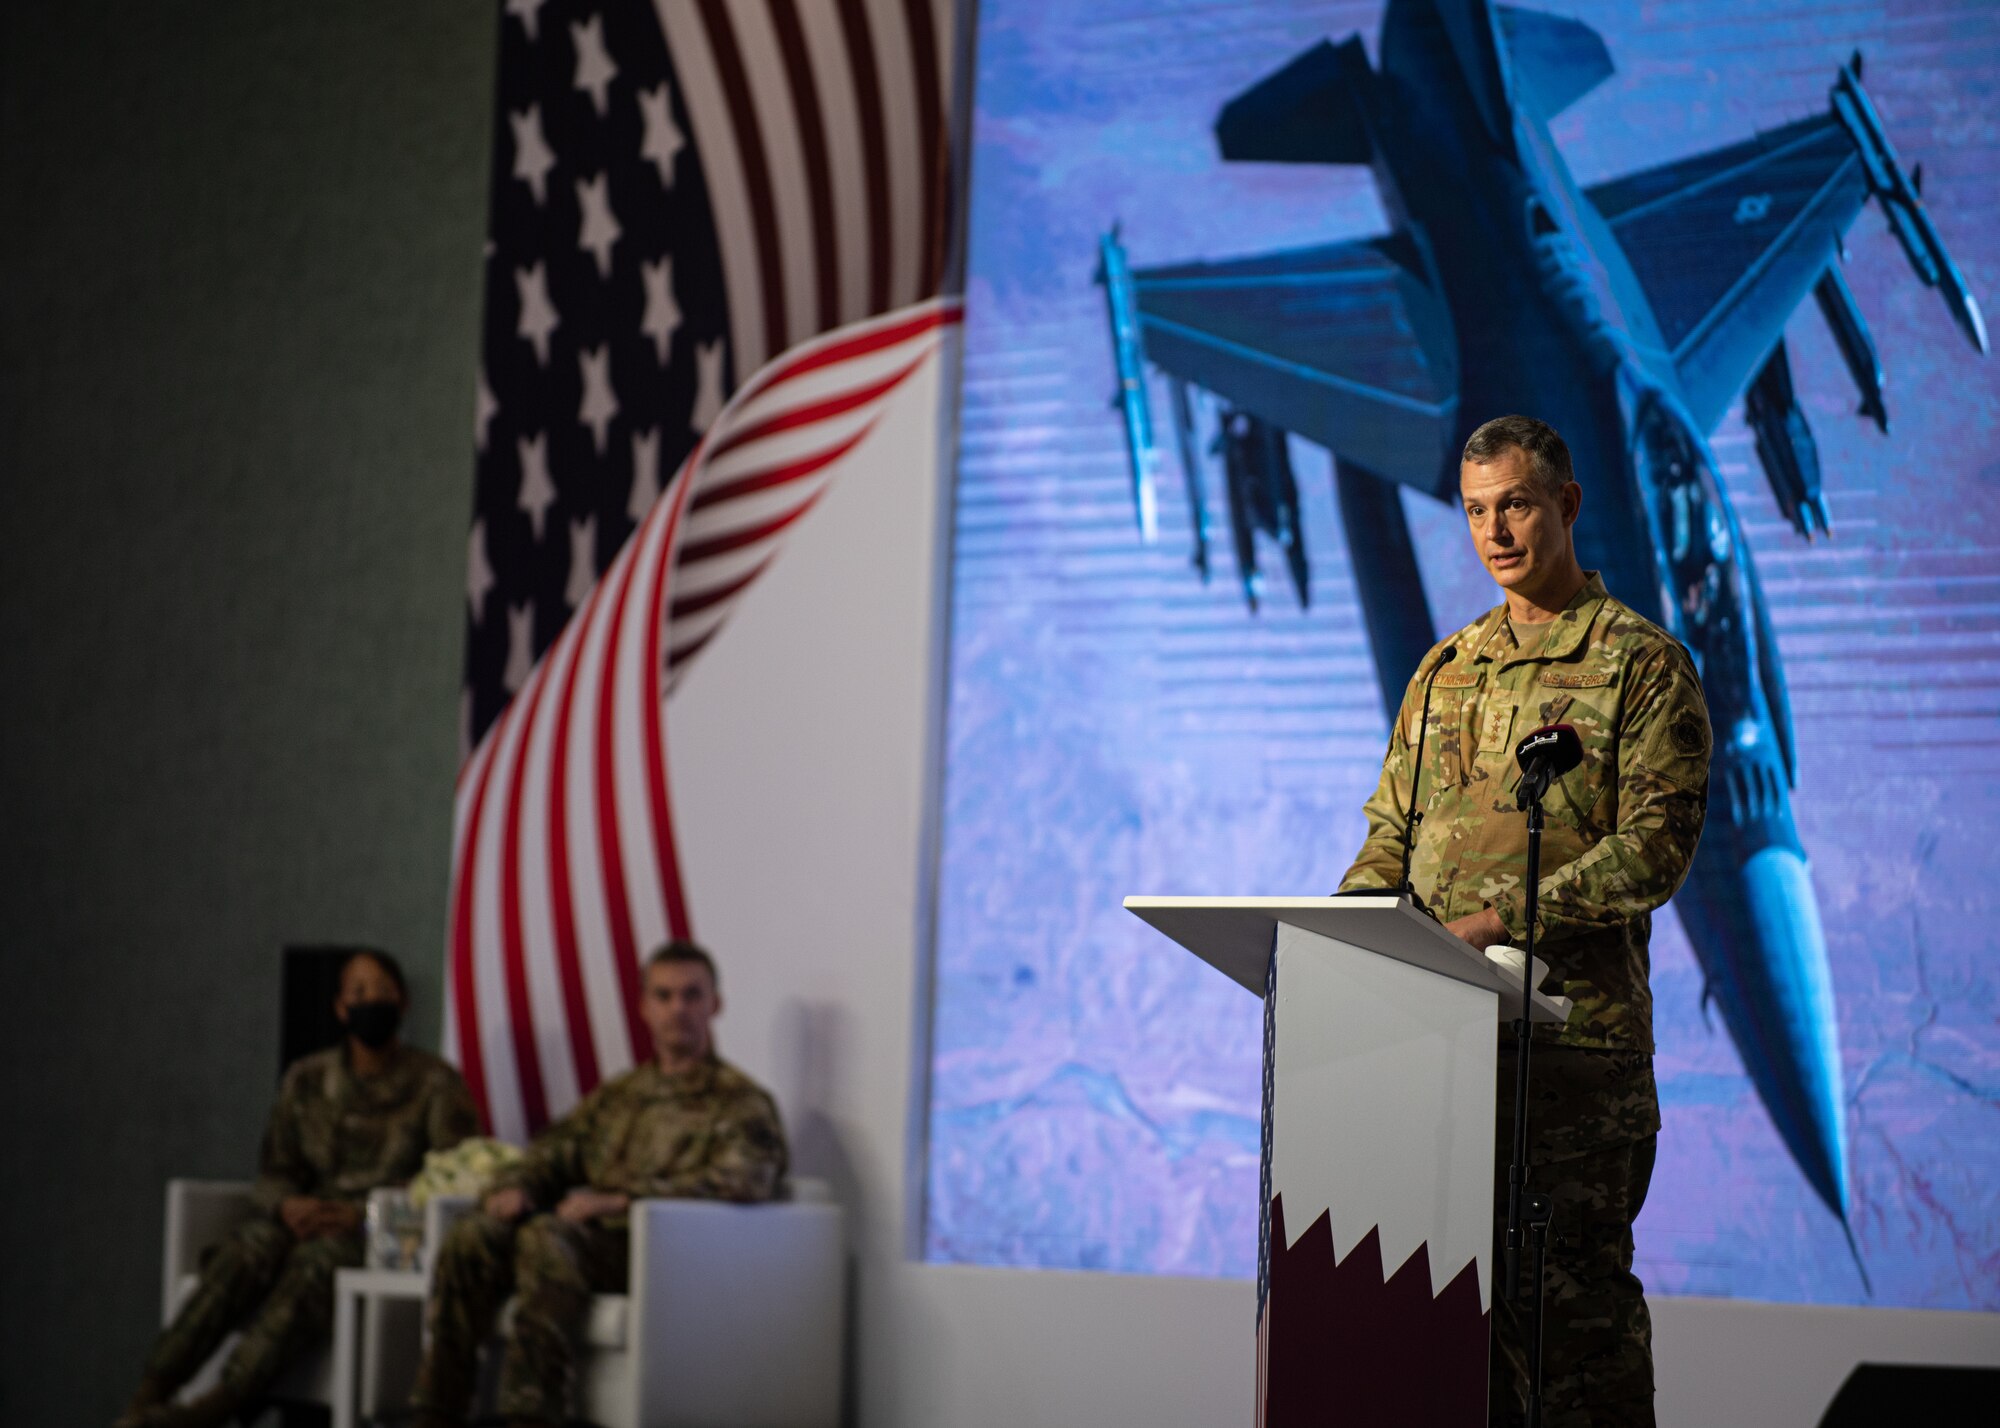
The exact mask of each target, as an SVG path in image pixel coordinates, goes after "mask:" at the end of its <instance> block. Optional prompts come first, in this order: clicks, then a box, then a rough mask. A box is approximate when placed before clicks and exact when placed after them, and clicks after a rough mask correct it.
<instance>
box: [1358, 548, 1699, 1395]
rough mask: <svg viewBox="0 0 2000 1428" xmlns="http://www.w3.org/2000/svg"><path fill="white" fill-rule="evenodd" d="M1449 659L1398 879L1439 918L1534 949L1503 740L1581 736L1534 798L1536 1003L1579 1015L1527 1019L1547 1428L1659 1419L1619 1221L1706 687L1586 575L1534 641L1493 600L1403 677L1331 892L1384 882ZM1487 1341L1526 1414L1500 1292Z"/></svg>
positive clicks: (1509, 746) (1691, 831)
mask: <svg viewBox="0 0 2000 1428" xmlns="http://www.w3.org/2000/svg"><path fill="white" fill-rule="evenodd" d="M1536 634H1539V635H1540V639H1539V641H1536V640H1535V639H1534V638H1533V637H1534V636H1535V635H1536ZM1446 646H1456V647H1457V650H1458V658H1457V660H1456V661H1454V662H1453V663H1451V664H1447V665H1445V666H1443V667H1442V668H1441V669H1439V670H1438V674H1437V682H1436V689H1435V693H1434V695H1433V697H1432V702H1431V718H1430V726H1429V733H1428V735H1427V737H1426V740H1425V767H1424V770H1423V789H1424V793H1425V799H1424V808H1423V813H1424V819H1423V822H1422V824H1421V825H1420V827H1419V829H1418V833H1417V840H1416V846H1415V850H1414V852H1413V854H1412V856H1411V859H1410V880H1411V882H1412V883H1413V884H1414V885H1415V887H1416V890H1417V893H1418V895H1419V896H1420V897H1422V898H1423V899H1424V900H1425V902H1426V903H1427V904H1428V905H1429V906H1430V908H1431V910H1432V911H1434V912H1435V913H1436V914H1437V915H1438V917H1439V918H1441V919H1442V920H1444V921H1446V922H1450V921H1453V920H1454V919H1456V918H1460V917H1464V916H1467V915H1468V914H1471V913H1475V912H1478V911H1479V910H1480V909H1482V908H1485V907H1491V908H1493V909H1494V910H1495V911H1496V912H1497V913H1498V914H1499V916H1500V921H1501V924H1502V925H1503V926H1504V927H1505V928H1506V930H1507V933H1508V940H1509V942H1511V943H1512V944H1513V945H1515V946H1521V945H1522V944H1523V943H1524V941H1525V932H1526V927H1525V916H1526V890H1525V888H1524V886H1523V884H1524V882H1525V876H1524V875H1525V873H1526V862H1525V856H1526V851H1527V820H1526V818H1525V817H1524V816H1523V815H1522V814H1521V813H1520V812H1519V811H1518V810H1517V809H1516V808H1515V806H1514V790H1515V785H1516V783H1517V782H1518V780H1519V778H1520V770H1519V768H1518V766H1517V765H1516V764H1515V762H1514V754H1513V750H1514V745H1515V743H1516V742H1518V740H1519V739H1520V738H1521V736H1522V735H1523V734H1525V733H1527V732H1528V731H1529V730H1530V729H1533V728H1536V727H1537V726H1539V725H1543V724H1552V723H1568V724H1572V725H1574V726H1575V727H1576V731H1577V733H1578V734H1579V735H1580V736H1581V738H1582V741H1583V750H1584V756H1583V763H1582V764H1581V765H1579V766H1578V767H1577V768H1576V769H1574V770H1573V771H1571V772H1570V773H1569V774H1567V775H1565V776H1564V777H1562V778H1560V779H1558V780H1557V781H1556V782H1555V783H1554V785H1552V786H1551V788H1550V789H1549V792H1548V795H1547V797H1546V798H1545V799H1544V800H1543V808H1544V809H1545V810H1546V813H1547V819H1546V827H1545V830H1544V832H1543V836H1542V864H1541V866H1542V880H1541V888H1540V895H1539V902H1538V906H1537V918H1536V922H1537V926H1536V932H1535V953H1536V955H1537V956H1538V957H1540V958H1542V959H1543V960H1545V961H1546V962H1548V964H1549V967H1550V977H1549V980H1547V981H1545V982H1544V983H1543V990H1545V991H1551V992H1559V993H1560V995H1562V996H1566V997H1569V998H1570V999H1571V1000H1572V1001H1573V1002H1574V1003H1575V1007H1574V1009H1573V1010H1572V1012H1571V1014H1570V1018H1569V1021H1568V1024H1567V1025H1565V1026H1563V1027H1560V1028H1556V1027H1546V1026H1545V1027H1538V1028H1536V1032H1535V1042H1536V1050H1535V1059H1534V1065H1533V1072H1534V1089H1533V1104H1532V1105H1531V1107H1530V1110H1529V1117H1528V1127H1529V1136H1530V1160H1531V1162H1532V1164H1533V1165H1534V1166H1535V1167H1536V1169H1535V1170H1534V1171H1533V1172H1532V1175H1531V1179H1532V1183H1533V1184H1534V1185H1535V1186H1537V1187H1539V1188H1541V1189H1544V1190H1546V1191H1548V1192H1549V1193H1550V1194H1551V1195H1552V1196H1553V1197H1554V1199H1555V1201H1556V1216H1555V1220H1554V1223H1553V1226H1552V1234H1554V1235H1555V1236H1558V1237H1560V1238H1561V1239H1562V1240H1563V1241H1565V1243H1563V1244H1562V1245H1560V1246H1555V1247H1552V1248H1551V1252H1550V1267H1549V1273H1548V1275H1547V1276H1546V1278H1545V1281H1544V1283H1545V1288H1546V1292H1547V1295H1548V1299H1547V1324H1546V1329H1547V1333H1546V1339H1545V1349H1544V1355H1543V1366H1544V1400H1543V1401H1544V1407H1545V1421H1546V1423H1547V1424H1548V1425H1549V1428H1566V1425H1568V1424H1572V1423H1574V1424H1585V1423H1589V1424H1595V1425H1600V1428H1602V1425H1622V1424H1627V1423H1634V1424H1650V1423H1651V1422H1652V1421H1653V1417H1652V1388H1653V1383H1652V1348H1651V1340H1652V1336H1651V1327H1650V1321H1649V1320H1648V1318H1647V1314H1646V1305H1645V1299H1644V1297H1643V1295H1642V1292H1641V1286H1640V1284H1639V1281H1638V1279H1637V1278H1636V1277H1635V1276H1634V1275H1633V1274H1632V1228H1631V1227H1632V1220H1633V1217H1635V1216H1636V1215H1637V1214H1638V1212H1639V1207H1640V1206H1641V1205H1642V1204H1643V1203H1644V1201H1645V1195H1646V1187H1647V1185H1648V1183H1649V1181H1650V1178H1651V1175H1652V1165H1653V1154H1654V1149H1655V1145H1656V1138H1657V1135H1658V1132H1659V1129H1660V1112H1659V1096H1658V1093H1657V1091H1656V1090H1655V1088H1654V1084H1653V1064H1652V1052H1653V1000H1652V992H1651V990H1650V988H1649V987H1648V985H1647V977H1648V972H1649V966H1650V964H1649V960H1648V954H1647V941H1648V938H1649V936H1650V934H1651V931H1652V915H1651V914H1652V911H1653V909H1654V908H1657V907H1659V906H1660V905H1661V904H1662V903H1664V902H1666V900H1667V899H1668V898H1669V897H1671V896H1672V895H1673V893H1674V891H1675V889H1677V888H1678V887H1679V886H1680V884H1681V880H1682V879H1683V878H1684V877H1685V876H1686V874H1687V869H1688V865H1689V863H1690V862H1691V861H1692V860H1693V858H1694V849H1695V843H1696V840H1697V839H1698V838H1699V837H1700V834H1701V824H1702V817H1703V814H1704V812H1705V809H1706V806H1707V788H1708V757H1709V729H1708V714H1707V710H1706V708H1705V706H1704V704H1703V700H1702V693H1701V684H1700V681H1699V680H1698V679H1697V677H1696V675H1695V670H1694V665H1693V663H1692V661H1691V660H1690V659H1689V658H1688V655H1687V652H1686V651H1685V650H1683V649H1682V648H1681V646H1680V645H1679V644H1678V643H1677V642H1676V641H1675V640H1674V639H1673V638H1672V637H1671V636H1670V635H1668V634H1667V633H1666V632H1665V631H1663V630H1661V629H1660V628H1659V627H1658V626H1656V625H1654V624H1652V623H1650V622H1649V621H1647V620H1645V619H1642V618H1641V617H1640V616H1638V615H1637V614H1634V613H1633V612H1632V611H1631V610H1630V609H1628V608H1627V607H1626V606H1624V605H1622V604H1620V603H1619V602H1618V601H1616V600H1614V599H1612V598H1611V597H1610V595H1609V594H1607V593H1606V591H1605V588H1604V583H1603V581H1602V580H1600V579H1599V578H1598V577H1597V575H1596V574H1594V573H1593V574H1591V575H1590V576H1589V577H1588V579H1587V581H1586V583H1585V585H1584V587H1583V589H1582V590H1580V591H1578V592H1577V595H1576V597H1575V598H1574V599H1572V600H1571V601H1570V603H1569V605H1568V607H1567V608H1566V609H1564V611H1563V612H1562V613H1561V614H1560V615H1559V616H1557V617H1556V619H1555V621H1554V622H1552V623H1551V624H1550V625H1549V626H1547V627H1546V629H1545V630H1541V631H1536V630H1533V629H1532V627H1531V628H1530V630H1529V639H1528V641H1527V642H1526V644H1525V645H1524V643H1523V642H1522V641H1520V640H1517V639H1516V637H1515V631H1514V628H1513V626H1512V624H1511V622H1510V621H1509V620H1508V618H1507V609H1506V606H1505V605H1504V604H1503V605H1501V606H1499V607H1498V608H1496V609H1494V610H1491V611H1489V612H1488V613H1487V614H1485V615H1484V616H1482V617H1481V618H1480V619H1478V620H1476V621H1474V622H1473V623H1472V624H1470V625H1468V626H1466V627H1465V628H1464V629H1463V630H1460V631H1459V632H1458V633H1457V634H1455V635H1453V636H1451V638H1450V639H1448V640H1445V641H1443V642H1442V643H1440V644H1439V645H1438V646H1437V647H1436V648H1435V649H1433V650H1432V651H1431V653H1430V654H1429V655H1427V656H1426V657H1425V659H1424V661H1423V663H1422V664H1421V665H1420V666H1419V668H1418V671H1417V677H1413V678H1412V679H1411V681H1410V686H1409V688H1408V690H1407V691H1406V692H1405V694H1404V696H1403V704H1402V708H1401V710H1400V711H1399V713H1398V716H1397V720H1396V727H1395V729H1394V731H1393V732H1392V733H1391V735H1390V739H1389V752H1388V756H1387V757H1386V758H1385V760H1384V761H1383V767H1382V779H1381V783H1380V784H1379V785H1378V787H1377V788H1376V790H1375V793H1374V796H1373V797H1371V798H1370V799H1369V800H1368V803H1367V806H1366V813H1367V818H1368V837H1367V841H1366V842H1365V843H1364V844H1363V846H1362V849H1361V852H1360V855H1359V856H1358V857H1357V858H1356V859H1355V862H1354V866H1353V867H1352V868H1350V869H1349V870H1348V873H1347V876H1346V877H1345V879H1343V881H1342V884H1341V886H1342V887H1343V889H1347V888H1366V887H1391V886H1394V885H1395V883H1396V879H1397V877H1398V875H1399V873H1400V871H1401V866H1402V837H1403V828H1404V824H1405V813H1406V811H1407V809H1408V808H1409V803H1410V780H1411V775H1412V764H1413V762H1414V749H1415V746H1416V741H1417V732H1418V731H1417V728H1416V725H1417V720H1418V719H1419V718H1420V717H1421V711H1422V709H1423V699H1424V684H1423V681H1424V677H1427V676H1428V675H1430V673H1431V672H1432V670H1433V669H1434V668H1437V659H1438V656H1439V655H1440V654H1442V653H1443V651H1444V649H1445V647H1446ZM1513 1065H1514V1058H1513V1054H1512V1050H1511V1043H1509V1044H1508V1045H1507V1046H1506V1048H1505V1049H1503V1053H1502V1056H1501V1064H1500V1078H1499V1139H1498V1142H1497V1144H1498V1156H1497V1171H1498V1175H1499V1184H1500V1188H1501V1196H1500V1205H1501V1209H1502V1212H1503V1213H1504V1206H1505V1198H1504V1190H1505V1177H1506V1168H1507V1162H1508V1160H1509V1159H1510V1158H1511V1156H1512V1153H1513V1145H1512V1135H1513V1085H1514V1079H1513ZM1496 1243H1497V1242H1496ZM1496 1262H1497V1254H1496ZM1494 1328H1495V1339H1496V1344H1497V1350H1496V1352H1495V1354H1494V1357H1493V1412H1494V1415H1495V1421H1496V1422H1498V1421H1505V1416H1506V1414H1508V1413H1514V1414H1518V1413H1519V1411H1520V1408H1521V1406H1522V1404H1523V1403H1524V1402H1525V1394H1526V1370H1525V1357H1524V1353H1523V1349H1522V1344H1523V1342H1524V1339H1525V1316H1524V1315H1520V1314H1517V1312H1516V1307H1515V1306H1514V1305H1511V1304H1508V1303H1506V1302H1503V1301H1502V1300H1501V1299H1500V1298H1499V1296H1498V1295H1497V1294H1496V1296H1495V1303H1494Z"/></svg>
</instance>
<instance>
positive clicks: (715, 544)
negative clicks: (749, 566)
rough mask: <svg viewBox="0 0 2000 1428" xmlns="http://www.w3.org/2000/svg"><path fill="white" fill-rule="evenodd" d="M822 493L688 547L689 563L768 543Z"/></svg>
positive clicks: (834, 457) (856, 438) (863, 432)
mask: <svg viewBox="0 0 2000 1428" xmlns="http://www.w3.org/2000/svg"><path fill="white" fill-rule="evenodd" d="M874 429H875V428H874V425H873V423H870V424H869V425H868V426H867V427H865V428H863V429H862V431H861V432H860V434H859V435H857V436H856V437H855V438H854V441H850V442H848V443H847V446H848V447H851V446H853V445H854V443H855V442H858V441H860V440H861V438H862V437H865V436H867V435H868V433H869V432H870V431H873V430H874ZM845 449H846V448H845V447H843V448H842V451H845ZM841 454H842V452H835V453H834V454H833V455H832V456H829V457H827V458H826V460H825V461H821V462H820V464H821V465H825V464H826V463H827V462H828V461H832V460H834V459H836V458H837V457H838V456H840V455H841ZM825 489H826V488H825V487H824V486H822V487H821V488H820V490H819V491H815V492H813V493H812V494H811V495H810V496H808V497H806V498H805V500H803V501H801V502H799V504H798V505H797V506H795V507H793V508H792V509H791V510H789V511H787V512H785V514H784V515H782V516H774V517H772V518H771V519H770V520H768V521H764V522H762V523H761V524H759V525H754V526H745V527H744V528H743V529H742V530H739V531H731V532H730V533H729V534H728V535H720V536H715V537H713V538H711V539H709V540H705V541H701V542H698V543H696V544H693V545H690V546H689V547H688V554H687V558H688V559H689V560H707V559H709V558H710V557H712V556H717V555H727V554H729V552H730V551H732V550H741V549H743V548H744V547H745V546H749V545H755V544H756V543H757V542H758V541H760V540H768V539H769V538H770V537H772V536H774V535H776V534H777V533H778V532H779V531H781V530H784V529H785V528H786V527H787V526H789V525H791V524H792V523H793V522H794V521H796V520H798V518H799V517H800V516H803V515H804V514H805V513H806V512H807V511H810V510H811V509H812V508H813V503H814V502H816V501H818V500H819V498H820V492H821V491H824V490H825Z"/></svg>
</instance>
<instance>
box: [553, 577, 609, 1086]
mask: <svg viewBox="0 0 2000 1428" xmlns="http://www.w3.org/2000/svg"><path fill="white" fill-rule="evenodd" d="M606 583H607V582H605V581H602V580H600V581H598V582H597V584H596V585H595V586H593V587H592V588H591V591H590V599H589V600H588V601H586V602H585V604H584V607H583V610H582V612H581V614H580V615H579V616H578V617H577V621H576V624H575V626H574V627H573V628H574V630H575V634H574V636H573V638H574V639H575V641H576V649H575V651H574V654H573V656H572V658H571V659H570V662H569V669H568V671H567V672H566V673H565V674H564V675H563V688H562V703H561V704H559V705H558V706H557V708H556V736H555V739H556V741H555V757H554V758H553V759H551V760H550V761H549V823H548V839H549V920H550V922H552V923H553V924H554V925H555V937H556V972H557V975H558V976H559V977H560V979H561V982H562V994H563V1018H564V1020H565V1021H566V1022H567V1023H568V1026H569V1051H570V1060H571V1061H572V1062H573V1063H574V1064H575V1066H576V1084H577V1086H578V1087H579V1088H580V1089H581V1091H582V1092H583V1094H585V1095H588V1094H589V1093H590V1091H591V1089H592V1088H593V1087H595V1086H596V1085H597V1079H598V1073H597V1041H596V1038H595V1037H593V1036H592V1035H591V1030H590V1006H589V1003H588V1002H587V1001H586V1000H585V999H584V993H583V960H582V958H581V956H580V955H579V954H578V952H577V943H576V905H575V901H574V899H573V896H572V893H571V889H570V872H569V737H570V715H571V712H572V711H573V710H574V708H575V705H576V684H577V675H578V673H579V672H580V671H581V670H582V669H583V652H584V647H585V646H586V645H587V644H588V643H589V640H590V627H591V625H592V624H593V623H594V622H595V620H596V618H597V605H598V600H599V597H601V596H602V595H603V593H604V587H605V584H606Z"/></svg>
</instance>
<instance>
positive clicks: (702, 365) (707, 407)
mask: <svg viewBox="0 0 2000 1428" xmlns="http://www.w3.org/2000/svg"><path fill="white" fill-rule="evenodd" d="M694 360H695V389H694V411H693V412H691V413H690V414H689V416H688V425H689V426H691V427H693V428H694V429H695V430H696V431H707V430H708V429H709V427H711V426H713V425H714V424H715V419H716V418H717V417H718V416H720V415H722V339H721V338H720V337H718V338H716V339H715V341H713V342H704V343H702V344H701V345H700V346H698V347H696V348H695V349H694Z"/></svg>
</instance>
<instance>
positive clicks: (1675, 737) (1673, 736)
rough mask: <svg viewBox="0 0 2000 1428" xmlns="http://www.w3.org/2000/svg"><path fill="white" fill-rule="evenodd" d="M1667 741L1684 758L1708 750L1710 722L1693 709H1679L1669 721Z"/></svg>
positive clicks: (1696, 756) (1690, 757) (1697, 756)
mask: <svg viewBox="0 0 2000 1428" xmlns="http://www.w3.org/2000/svg"><path fill="white" fill-rule="evenodd" d="M1667 742H1668V743H1669V744H1671V745H1672V746H1673V750H1674V752H1675V753H1677V754H1679V755H1680V756H1681V757H1682V758H1684V759H1698V758H1700V757H1701V756H1702V755H1703V754H1705V753H1707V752H1708V723H1707V721H1706V720H1704V719H1703V718H1702V717H1701V715H1699V714H1697V713H1696V712H1695V711H1694V710H1692V709H1682V710H1679V711H1677V712H1676V713H1675V714H1674V716H1673V718H1672V719H1670V720H1669V721H1668V722H1667Z"/></svg>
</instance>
